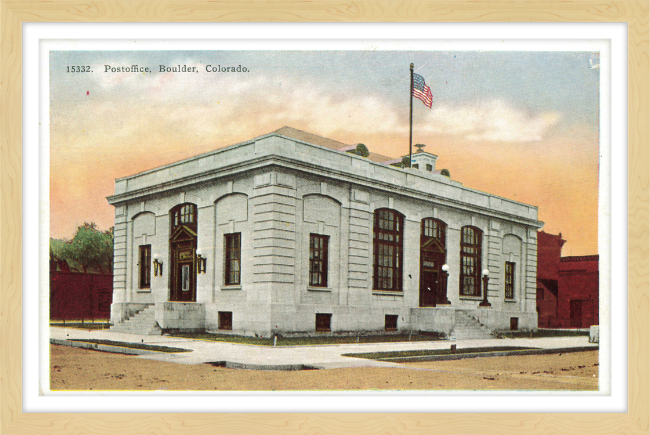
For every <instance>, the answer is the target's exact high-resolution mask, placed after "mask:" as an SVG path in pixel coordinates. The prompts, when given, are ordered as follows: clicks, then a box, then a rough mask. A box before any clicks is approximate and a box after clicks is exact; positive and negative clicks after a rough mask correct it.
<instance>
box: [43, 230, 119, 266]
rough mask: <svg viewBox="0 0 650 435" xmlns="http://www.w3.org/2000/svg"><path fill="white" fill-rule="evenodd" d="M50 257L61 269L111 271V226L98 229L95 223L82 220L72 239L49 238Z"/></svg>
mask: <svg viewBox="0 0 650 435" xmlns="http://www.w3.org/2000/svg"><path fill="white" fill-rule="evenodd" d="M50 259H51V260H52V261H53V262H56V264H57V265H58V266H59V268H61V269H62V270H64V269H66V268H68V267H69V268H70V269H71V270H76V271H80V272H84V273H111V272H112V271H113V227H111V228H110V229H109V230H107V231H100V230H99V229H98V228H97V225H95V223H93V222H91V223H88V222H84V224H83V225H81V226H80V227H79V228H77V232H76V233H75V235H74V237H73V239H72V240H58V239H50Z"/></svg>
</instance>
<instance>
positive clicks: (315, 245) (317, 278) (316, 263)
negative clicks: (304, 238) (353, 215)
mask: <svg viewBox="0 0 650 435" xmlns="http://www.w3.org/2000/svg"><path fill="white" fill-rule="evenodd" d="M328 244H329V236H323V235H320V234H310V235H309V285H310V286H312V287H327V248H328V246H327V245H328Z"/></svg>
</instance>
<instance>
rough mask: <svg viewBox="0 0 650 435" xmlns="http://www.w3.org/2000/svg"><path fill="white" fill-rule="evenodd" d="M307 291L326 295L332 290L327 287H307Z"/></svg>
mask: <svg viewBox="0 0 650 435" xmlns="http://www.w3.org/2000/svg"><path fill="white" fill-rule="evenodd" d="M307 291H310V292H326V293H331V292H332V289H331V288H329V287H311V286H308V287H307Z"/></svg>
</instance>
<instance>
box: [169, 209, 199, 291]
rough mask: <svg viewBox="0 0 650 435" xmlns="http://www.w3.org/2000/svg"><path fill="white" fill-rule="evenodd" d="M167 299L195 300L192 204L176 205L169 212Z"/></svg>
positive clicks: (194, 245)
mask: <svg viewBox="0 0 650 435" xmlns="http://www.w3.org/2000/svg"><path fill="white" fill-rule="evenodd" d="M169 214H170V221H171V228H170V232H169V234H170V236H169V253H170V257H169V258H170V259H171V265H170V267H169V300H170V301H182V302H194V301H196V246H197V236H196V234H197V222H196V221H197V219H196V218H197V216H196V205H195V204H180V205H177V206H176V207H174V208H173V209H171V211H170V212H169Z"/></svg>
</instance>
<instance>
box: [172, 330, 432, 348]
mask: <svg viewBox="0 0 650 435" xmlns="http://www.w3.org/2000/svg"><path fill="white" fill-rule="evenodd" d="M170 335H171V336H172V337H182V338H190V339H194V340H208V341H222V342H227V343H239V344H255V345H260V346H273V339H272V338H261V337H244V336H239V335H227V334H208V333H203V334H189V333H174V334H170ZM436 340H439V339H438V338H436V337H431V336H423V335H416V334H412V335H411V336H410V337H409V335H408V334H399V335H367V336H361V335H360V336H358V337H357V336H331V335H330V336H323V337H280V336H278V340H277V345H278V346H314V345H326V344H350V343H399V342H408V341H436Z"/></svg>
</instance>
